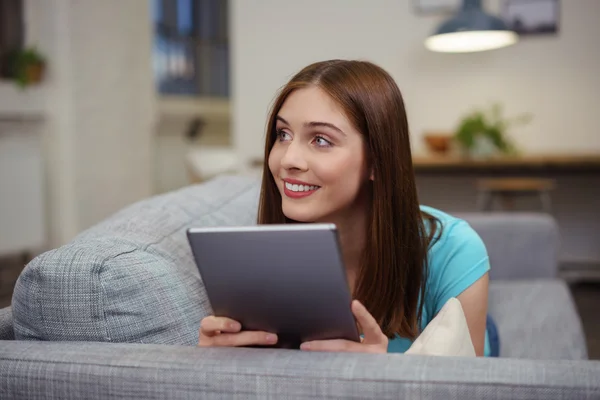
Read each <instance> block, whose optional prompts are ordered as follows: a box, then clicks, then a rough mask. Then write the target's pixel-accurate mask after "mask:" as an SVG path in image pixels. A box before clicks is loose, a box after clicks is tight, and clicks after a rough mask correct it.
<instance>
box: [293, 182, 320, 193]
mask: <svg viewBox="0 0 600 400" xmlns="http://www.w3.org/2000/svg"><path fill="white" fill-rule="evenodd" d="M285 187H286V189H287V190H291V191H292V192H308V191H311V190H317V189H318V188H319V187H318V186H314V185H297V184H291V183H288V182H285Z"/></svg>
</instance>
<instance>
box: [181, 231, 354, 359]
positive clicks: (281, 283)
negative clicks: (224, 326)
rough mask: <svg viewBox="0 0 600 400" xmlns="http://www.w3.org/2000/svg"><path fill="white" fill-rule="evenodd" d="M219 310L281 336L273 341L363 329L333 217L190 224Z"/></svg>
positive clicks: (286, 343)
mask: <svg viewBox="0 0 600 400" xmlns="http://www.w3.org/2000/svg"><path fill="white" fill-rule="evenodd" d="M187 236H188V240H189V243H190V246H191V249H192V253H193V255H194V259H195V261H196V265H197V266H198V269H199V272H200V276H201V277H202V280H203V281H204V286H205V288H206V292H207V295H208V299H209V302H210V304H211V306H212V309H213V312H214V315H216V316H223V317H229V318H232V319H234V320H236V321H238V322H240V323H241V324H242V329H244V330H261V331H266V332H271V333H276V334H277V335H278V343H277V344H276V345H275V346H274V347H284V348H299V347H300V344H301V343H303V342H306V341H310V340H326V339H347V340H352V341H359V340H360V336H359V332H358V328H357V325H356V321H355V319H354V315H353V314H352V311H351V308H350V306H351V301H352V297H351V293H350V288H349V286H348V281H347V277H346V271H345V268H344V263H343V260H342V256H341V251H340V246H339V240H338V233H337V229H336V227H335V225H333V224H282V225H256V226H245V227H210V228H191V229H188V231H187Z"/></svg>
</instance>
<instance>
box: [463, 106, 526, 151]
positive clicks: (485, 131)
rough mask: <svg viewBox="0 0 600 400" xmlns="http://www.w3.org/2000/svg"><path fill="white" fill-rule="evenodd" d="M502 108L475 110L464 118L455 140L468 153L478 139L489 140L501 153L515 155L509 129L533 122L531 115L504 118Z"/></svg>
mask: <svg viewBox="0 0 600 400" xmlns="http://www.w3.org/2000/svg"><path fill="white" fill-rule="evenodd" d="M502 111H503V110H502V106H501V105H500V104H498V103H496V104H493V105H492V107H491V108H490V109H489V110H475V111H473V112H471V113H470V114H468V115H466V116H465V117H463V118H462V120H461V121H460V123H459V126H458V129H457V130H456V132H455V135H454V138H455V140H456V141H457V142H458V143H459V144H460V145H461V146H462V147H463V148H464V149H465V150H467V151H472V150H473V149H474V147H475V145H476V143H477V139H478V138H485V139H488V140H489V141H490V142H491V143H492V144H493V145H494V146H495V147H496V149H498V150H499V151H500V152H502V153H504V154H515V153H517V149H516V147H515V146H514V144H513V143H512V142H511V140H510V139H509V138H508V137H507V135H506V131H507V130H508V128H509V127H512V126H516V125H519V124H526V123H528V122H529V121H530V120H531V115H530V114H521V115H519V116H517V117H514V118H511V119H507V118H503V115H502V114H503V112H502Z"/></svg>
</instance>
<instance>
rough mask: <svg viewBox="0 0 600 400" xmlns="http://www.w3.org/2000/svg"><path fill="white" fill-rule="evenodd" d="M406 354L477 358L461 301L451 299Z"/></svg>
mask: <svg viewBox="0 0 600 400" xmlns="http://www.w3.org/2000/svg"><path fill="white" fill-rule="evenodd" d="M405 354H421V355H432V356H457V357H475V348H474V347H473V342H472V341H471V334H470V333H469V326H468V325H467V319H466V318H465V314H464V312H463V309H462V306H461V304H460V301H458V299H457V298H455V297H452V298H450V299H449V300H448V301H447V302H446V304H444V306H443V307H442V309H441V310H440V312H439V313H438V314H437V315H436V317H435V318H434V319H433V320H432V321H431V322H430V323H429V324H428V325H427V327H426V328H425V329H424V330H423V332H421V334H420V335H419V337H417V339H416V340H415V342H414V343H413V344H412V346H410V348H409V349H408V350H407V351H406V353H405Z"/></svg>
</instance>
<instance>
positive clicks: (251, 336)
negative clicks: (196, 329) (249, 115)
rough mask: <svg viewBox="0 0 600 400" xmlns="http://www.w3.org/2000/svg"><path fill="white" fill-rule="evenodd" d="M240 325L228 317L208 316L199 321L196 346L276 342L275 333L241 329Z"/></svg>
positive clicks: (261, 344) (260, 344) (232, 345)
mask: <svg viewBox="0 0 600 400" xmlns="http://www.w3.org/2000/svg"><path fill="white" fill-rule="evenodd" d="M241 329H242V325H241V324H240V323H239V322H237V321H234V320H232V319H230V318H225V317H214V316H209V317H206V318H204V319H203V320H202V321H201V322H200V334H199V339H198V346H200V347H236V346H257V345H258V346H268V345H274V344H275V343H277V335H275V334H272V333H268V332H261V331H242V330H241Z"/></svg>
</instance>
